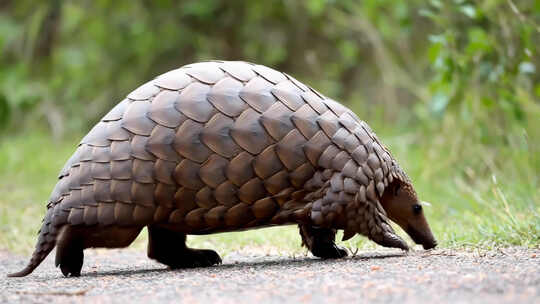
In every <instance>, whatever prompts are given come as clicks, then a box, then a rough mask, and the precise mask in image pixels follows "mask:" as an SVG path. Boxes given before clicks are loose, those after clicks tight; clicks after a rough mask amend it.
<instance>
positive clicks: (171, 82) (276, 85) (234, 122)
mask: <svg viewBox="0 0 540 304" xmlns="http://www.w3.org/2000/svg"><path fill="white" fill-rule="evenodd" d="M394 178H398V179H400V180H404V181H407V180H408V179H407V176H406V175H405V174H404V173H403V171H402V170H401V169H400V167H399V166H398V165H397V163H396V161H395V160H394V159H393V157H392V156H391V154H390V152H389V151H388V150H387V149H386V148H385V147H384V146H383V145H382V144H381V143H380V141H379V139H378V138H377V137H376V136H375V134H374V133H373V132H372V131H371V129H370V128H369V126H368V125H367V124H366V123H365V122H363V121H361V120H360V119H359V118H358V117H357V116H356V115H355V114H354V113H353V112H352V111H350V110H349V109H347V108H346V107H344V106H343V105H341V104H339V103H337V102H335V101H333V100H331V99H329V98H327V97H325V96H323V95H322V94H320V93H318V92H317V91H315V90H314V89H312V88H310V87H308V86H306V85H304V84H303V83H301V82H299V81H298V80H296V79H294V78H293V77H291V76H289V75H287V74H285V73H281V72H278V71H275V70H273V69H270V68H268V67H265V66H262V65H256V64H251V63H246V62H226V61H213V62H203V63H196V64H191V65H186V66H184V67H181V68H179V69H176V70H173V71H170V72H168V73H165V74H163V75H161V76H158V77H157V78H155V79H153V80H152V81H150V82H148V83H146V84H144V85H142V86H140V87H139V88H137V89H136V90H135V91H133V92H131V93H130V94H129V95H128V96H127V98H126V99H124V100H122V101H121V102H120V103H118V104H117V105H116V106H115V107H114V108H113V109H112V110H111V111H110V112H109V113H107V114H106V115H105V116H104V117H103V118H102V119H101V120H100V122H99V123H98V124H97V125H96V126H95V127H94V128H93V129H92V130H91V131H90V132H89V133H88V135H86V136H85V137H84V138H83V139H82V141H81V142H80V144H79V146H78V148H77V150H76V152H75V154H74V155H73V156H72V157H71V158H70V159H69V160H68V161H67V163H66V165H65V166H64V168H63V169H62V171H61V173H60V175H59V181H58V183H57V185H56V187H55V188H54V190H53V192H52V194H51V197H50V199H49V202H48V205H47V207H48V210H47V215H46V217H45V219H44V223H43V227H42V229H41V231H40V234H39V241H38V243H37V245H36V250H35V252H34V254H33V257H32V260H31V261H30V263H29V265H28V266H27V267H26V268H25V269H24V270H23V271H21V272H19V273H16V274H13V276H22V275H26V274H28V273H30V272H31V271H32V270H33V269H34V268H35V267H37V265H39V263H40V262H41V261H42V260H43V259H44V258H45V257H46V256H47V254H48V253H49V252H50V251H51V250H52V249H53V248H54V246H55V241H56V237H57V231H58V229H59V227H61V226H62V225H65V224H69V225H86V226H92V225H99V226H108V225H119V226H130V225H139V226H144V225H148V224H151V223H170V224H171V225H178V226H183V227H185V230H186V232H187V233H210V232H214V231H226V230H235V229H242V228H249V227H254V226H261V225H271V224H282V223H288V222H292V221H294V220H295V216H296V217H298V216H301V215H306V214H307V217H308V218H310V219H311V220H312V222H313V223H314V224H315V225H319V226H331V225H332V223H333V222H334V221H336V220H337V217H339V216H340V214H342V213H343V210H344V209H347V210H352V211H348V214H345V215H343V216H345V217H346V221H347V223H346V225H345V227H342V228H345V229H346V231H347V230H348V231H353V232H361V233H362V234H364V235H367V236H369V237H370V238H373V239H376V238H377V234H380V233H382V232H384V231H383V230H385V229H386V230H388V229H390V230H391V228H390V227H389V226H388V225H387V223H386V217H385V213H384V210H382V208H381V207H380V205H379V203H378V198H379V197H380V196H381V195H382V193H383V191H384V189H385V187H386V186H387V185H388V184H389V183H390V182H392V179H394ZM351 204H352V205H354V206H353V207H354V208H353V207H351ZM381 225H384V227H382V228H381ZM346 234H347V237H350V234H351V233H346Z"/></svg>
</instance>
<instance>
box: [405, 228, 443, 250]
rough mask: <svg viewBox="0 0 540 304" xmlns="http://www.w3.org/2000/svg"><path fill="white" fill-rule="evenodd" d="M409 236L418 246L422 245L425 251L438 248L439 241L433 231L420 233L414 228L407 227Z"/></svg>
mask: <svg viewBox="0 0 540 304" xmlns="http://www.w3.org/2000/svg"><path fill="white" fill-rule="evenodd" d="M406 231H407V234H408V235H409V236H410V237H411V238H412V239H413V241H414V242H415V243H416V244H420V245H422V247H424V249H425V250H428V249H433V248H435V247H436V246H437V240H435V237H433V234H432V233H431V230H428V231H427V232H420V231H418V230H416V229H415V228H413V227H412V226H409V227H407V229H406Z"/></svg>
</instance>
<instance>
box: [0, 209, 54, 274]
mask: <svg viewBox="0 0 540 304" xmlns="http://www.w3.org/2000/svg"><path fill="white" fill-rule="evenodd" d="M53 210H54V208H49V209H48V210H47V214H46V215H45V218H44V219H43V224H42V226H41V229H40V230H39V236H38V241H37V243H36V249H35V250H34V253H32V258H31V259H30V262H28V265H27V266H26V267H25V268H24V269H23V270H21V271H19V272H15V273H10V274H8V275H7V276H8V277H24V276H27V275H29V274H30V273H32V271H34V269H36V267H38V266H39V264H41V262H42V261H43V260H44V259H45V258H46V257H47V255H49V253H50V252H51V250H53V248H54V247H55V246H56V234H57V233H56V232H57V231H56V230H57V229H56V227H55V225H53V223H52V218H53Z"/></svg>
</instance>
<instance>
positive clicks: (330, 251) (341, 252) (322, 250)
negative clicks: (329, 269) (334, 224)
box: [311, 243, 348, 259]
mask: <svg viewBox="0 0 540 304" xmlns="http://www.w3.org/2000/svg"><path fill="white" fill-rule="evenodd" d="M311 252H312V253H313V255H314V256H316V257H319V258H322V259H339V258H343V257H346V256H347V255H348V253H347V250H346V249H344V248H340V247H338V246H337V245H336V244H333V243H332V244H325V246H317V247H314V248H313V249H312V250H311Z"/></svg>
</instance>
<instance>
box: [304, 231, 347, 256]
mask: <svg viewBox="0 0 540 304" xmlns="http://www.w3.org/2000/svg"><path fill="white" fill-rule="evenodd" d="M299 228H300V235H301V236H302V245H304V246H306V247H307V248H308V249H309V251H311V253H313V255H314V256H316V257H319V258H323V259H339V258H342V257H345V256H347V251H346V250H345V249H343V248H340V247H338V246H337V245H336V243H335V242H334V241H335V239H336V230H335V229H329V228H316V227H313V226H309V225H299Z"/></svg>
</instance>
